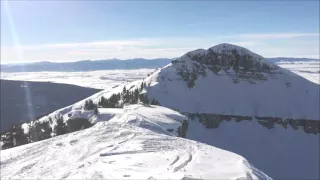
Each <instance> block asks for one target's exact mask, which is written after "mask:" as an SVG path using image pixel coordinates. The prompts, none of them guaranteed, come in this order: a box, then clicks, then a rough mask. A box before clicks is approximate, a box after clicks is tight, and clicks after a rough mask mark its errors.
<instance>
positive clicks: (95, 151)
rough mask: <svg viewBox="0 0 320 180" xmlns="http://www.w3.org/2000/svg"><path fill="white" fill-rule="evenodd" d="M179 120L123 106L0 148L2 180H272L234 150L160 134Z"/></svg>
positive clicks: (157, 110)
mask: <svg viewBox="0 0 320 180" xmlns="http://www.w3.org/2000/svg"><path fill="white" fill-rule="evenodd" d="M101 112H102V113H101V114H102V115H104V114H103V112H105V111H104V110H103V109H101ZM183 119H186V117H185V116H183V115H181V114H179V113H177V112H175V111H172V110H170V109H167V108H164V107H158V106H150V107H146V106H143V105H132V106H127V107H126V108H125V109H124V112H123V113H119V114H118V115H116V116H114V117H113V118H111V119H110V120H109V121H106V120H107V119H99V121H101V122H98V123H97V124H96V125H95V126H93V127H91V128H88V129H86V130H82V131H77V132H74V133H70V134H66V135H61V136H56V137H54V138H50V139H47V140H44V141H40V142H35V143H31V144H27V145H24V146H19V147H15V148H11V149H7V150H3V151H2V152H1V178H2V179H10V178H14V179H38V178H40V179H188V178H189V179H212V178H215V179H270V178H269V177H268V176H267V175H265V174H264V173H262V172H261V171H259V170H257V169H255V168H254V167H252V166H251V165H250V164H249V163H248V162H247V160H245V159H244V158H243V157H241V156H239V155H237V154H234V153H231V152H227V151H224V150H221V149H218V148H215V147H212V146H208V145H205V144H202V143H199V142H195V141H191V140H186V139H182V138H178V137H176V136H174V135H173V134H168V133H167V134H163V133H158V131H159V130H160V129H161V130H164V129H166V128H172V129H174V130H175V131H176V129H177V127H178V126H179V125H180V124H181V121H182V120H183ZM146 124H147V125H148V128H145V125H146Z"/></svg>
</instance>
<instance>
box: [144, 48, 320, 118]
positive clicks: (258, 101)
mask: <svg viewBox="0 0 320 180" xmlns="http://www.w3.org/2000/svg"><path fill="white" fill-rule="evenodd" d="M145 82H146V83H147V85H148V86H149V87H148V88H147V91H148V92H147V94H148V98H149V99H152V98H155V99H157V100H158V101H159V102H160V104H161V105H163V106H166V107H170V108H177V109H179V110H180V111H182V112H192V113H201V112H202V113H216V114H229V115H246V116H259V117H279V118H292V119H314V120H319V119H320V117H319V113H318V109H319V101H318V99H319V86H318V85H317V84H314V83H311V82H309V81H307V80H306V79H304V78H302V77H300V76H298V75H295V74H293V73H292V72H289V71H287V70H284V69H282V68H280V67H279V66H277V65H275V64H273V63H271V62H268V61H267V60H265V59H264V58H263V57H262V56H260V55H257V54H255V53H253V52H251V51H250V50H247V49H245V48H242V47H239V46H235V45H231V44H219V45H217V46H213V47H211V48H209V49H208V50H204V49H198V50H195V51H191V52H188V53H186V54H185V55H183V56H181V57H180V58H178V59H176V60H173V61H172V63H171V64H169V65H167V66H165V67H163V68H162V69H159V70H157V71H155V72H154V73H153V74H152V75H150V76H149V77H148V78H146V79H145Z"/></svg>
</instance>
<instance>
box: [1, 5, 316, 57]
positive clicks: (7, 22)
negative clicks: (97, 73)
mask: <svg viewBox="0 0 320 180" xmlns="http://www.w3.org/2000/svg"><path fill="white" fill-rule="evenodd" d="M223 42H227V43H233V44H236V45H240V46H243V47H246V48H248V49H250V50H252V51H254V52H256V53H258V54H260V55H262V56H265V57H277V56H290V57H314V58H319V1H293V0H292V1H262V0H260V1H259V0H258V1H231V0H230V1H173V2H169V1H158V2H157V1H148V2H147V1H44V2H41V1H1V63H14V62H25V61H29V62H30V61H76V60H85V59H91V60H95V59H108V58H120V59H126V58H138V57H143V58H157V57H179V56H181V55H183V54H184V53H185V52H187V51H190V50H193V49H198V48H205V49H207V48H209V47H211V46H214V45H216V44H219V43H223Z"/></svg>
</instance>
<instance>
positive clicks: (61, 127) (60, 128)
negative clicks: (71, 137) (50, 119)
mask: <svg viewBox="0 0 320 180" xmlns="http://www.w3.org/2000/svg"><path fill="white" fill-rule="evenodd" d="M56 120H57V125H56V126H55V127H54V133H55V134H56V136H59V135H62V134H66V133H67V132H68V129H67V125H66V124H65V123H64V120H63V116H62V115H59V116H57V117H56Z"/></svg>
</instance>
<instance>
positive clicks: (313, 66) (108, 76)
mask: <svg viewBox="0 0 320 180" xmlns="http://www.w3.org/2000/svg"><path fill="white" fill-rule="evenodd" d="M276 64H277V65H279V66H280V67H282V68H284V69H288V70H290V71H292V72H294V73H296V74H298V75H299V76H302V77H304V78H305V79H308V80H309V81H311V82H314V83H317V84H320V62H319V61H293V62H283V61H281V62H277V63H276ZM153 71H154V69H135V70H103V71H85V72H18V73H1V79H7V80H24V81H36V82H38V81H40V82H55V83H65V84H73V85H78V86H84V87H91V88H96V89H111V88H112V87H114V86H116V85H119V84H123V83H125V82H132V81H135V80H140V79H143V78H145V77H147V74H149V73H152V72H153Z"/></svg>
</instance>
